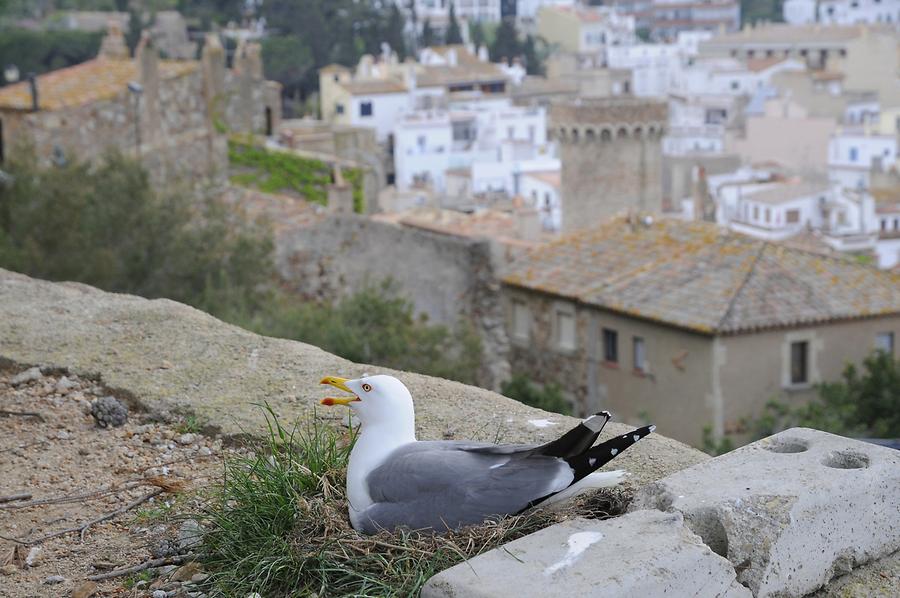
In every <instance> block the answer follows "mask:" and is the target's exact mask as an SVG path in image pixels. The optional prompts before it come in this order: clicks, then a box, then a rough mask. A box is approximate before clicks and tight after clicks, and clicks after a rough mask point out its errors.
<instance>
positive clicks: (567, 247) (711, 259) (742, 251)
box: [504, 218, 900, 333]
mask: <svg viewBox="0 0 900 598" xmlns="http://www.w3.org/2000/svg"><path fill="white" fill-rule="evenodd" d="M835 281H838V282H837V283H836V282H835ZM504 282H505V283H506V284H508V285H513V286H519V287H524V288H531V289H535V290H541V291H543V292H546V293H550V294H554V295H558V296H562V297H568V298H571V299H574V300H577V301H580V302H582V303H585V304H589V305H595V306H597V307H601V308H605V309H610V310H613V311H618V312H622V313H626V314H629V315H634V316H637V317H643V318H647V319H652V320H657V321H661V322H666V323H669V324H671V325H675V326H680V327H683V328H688V329H692V330H696V331H700V332H704V333H735V332H741V331H746V330H753V329H759V328H770V327H778V326H791V325H798V324H802V323H811V322H821V321H828V320H834V319H845V318H854V317H862V316H866V315H872V314H887V313H900V276H898V275H897V274H894V273H889V272H883V271H879V270H877V269H875V268H873V267H870V266H865V265H861V264H858V263H855V262H852V261H850V260H845V259H842V258H838V257H830V256H823V255H819V254H816V253H812V252H807V251H803V250H800V249H796V248H792V247H785V246H781V245H777V244H772V243H767V242H764V241H760V240H756V239H751V238H749V237H744V236H741V235H738V234H736V233H732V232H729V231H727V230H726V229H722V228H720V227H717V226H716V225H714V224H709V223H697V222H691V223H686V222H682V221H677V220H672V219H662V220H660V221H658V222H654V223H653V224H650V225H643V224H634V223H632V224H629V223H628V222H627V221H626V220H625V219H624V218H616V219H613V220H610V221H607V222H605V223H604V224H602V225H600V226H598V227H596V228H595V229H591V230H585V231H580V232H577V233H573V234H570V235H567V236H565V237H562V238H560V239H559V240H557V241H556V242H553V243H548V244H545V245H543V246H541V247H540V248H538V249H535V250H533V251H531V252H529V253H528V254H527V255H525V256H523V257H522V258H520V259H519V260H518V261H517V262H516V263H515V264H514V265H513V267H512V269H511V270H510V272H509V274H508V275H507V276H506V277H505V278H504ZM859 289H865V293H860V291H859Z"/></svg>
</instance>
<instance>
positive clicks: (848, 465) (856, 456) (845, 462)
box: [822, 451, 869, 469]
mask: <svg viewBox="0 0 900 598" xmlns="http://www.w3.org/2000/svg"><path fill="white" fill-rule="evenodd" d="M822 464H823V465H824V466H825V467H833V468H835V469H865V468H866V467H868V466H869V458H868V457H867V456H866V455H862V454H860V453H854V452H852V451H835V452H833V453H829V454H828V456H827V457H825V460H824V461H822Z"/></svg>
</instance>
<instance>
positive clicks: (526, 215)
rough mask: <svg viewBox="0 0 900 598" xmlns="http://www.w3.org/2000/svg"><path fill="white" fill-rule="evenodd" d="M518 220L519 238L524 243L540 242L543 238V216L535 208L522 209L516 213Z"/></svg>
mask: <svg viewBox="0 0 900 598" xmlns="http://www.w3.org/2000/svg"><path fill="white" fill-rule="evenodd" d="M515 216H516V219H517V220H518V225H519V226H518V229H519V230H518V232H519V238H520V239H522V240H523V241H539V240H540V238H541V215H540V213H539V212H538V211H537V210H535V209H534V208H522V209H520V210H517V211H516V212H515Z"/></svg>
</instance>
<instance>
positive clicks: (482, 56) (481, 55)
mask: <svg viewBox="0 0 900 598" xmlns="http://www.w3.org/2000/svg"><path fill="white" fill-rule="evenodd" d="M489 59H490V57H489V56H488V50H487V47H486V46H478V60H480V61H481V62H488V60H489Z"/></svg>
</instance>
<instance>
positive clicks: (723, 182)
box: [708, 169, 879, 253]
mask: <svg viewBox="0 0 900 598" xmlns="http://www.w3.org/2000/svg"><path fill="white" fill-rule="evenodd" d="M765 177H766V174H765V172H764V171H760V170H753V169H743V170H742V171H739V172H738V173H734V174H729V175H724V176H720V177H710V179H709V186H708V188H709V191H710V194H711V195H712V197H713V199H714V201H715V203H716V220H717V222H719V224H722V225H725V226H728V227H729V228H731V229H732V230H734V231H736V232H739V233H742V234H745V235H749V236H751V237H756V238H757V239H764V240H767V241H785V240H789V239H792V238H795V237H797V236H799V235H804V234H811V235H813V237H814V238H815V239H817V240H818V242H819V243H821V244H822V245H823V246H826V247H828V248H830V249H832V250H834V251H840V252H853V253H860V252H871V253H874V252H875V251H876V247H877V245H878V243H879V233H878V230H879V220H878V217H877V215H876V211H875V201H874V199H873V197H872V195H870V194H868V193H864V192H857V191H851V190H847V189H842V188H841V187H840V186H839V185H835V184H833V183H825V182H811V181H802V180H799V179H791V180H781V179H777V178H771V177H770V178H768V179H767V178H765Z"/></svg>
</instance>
